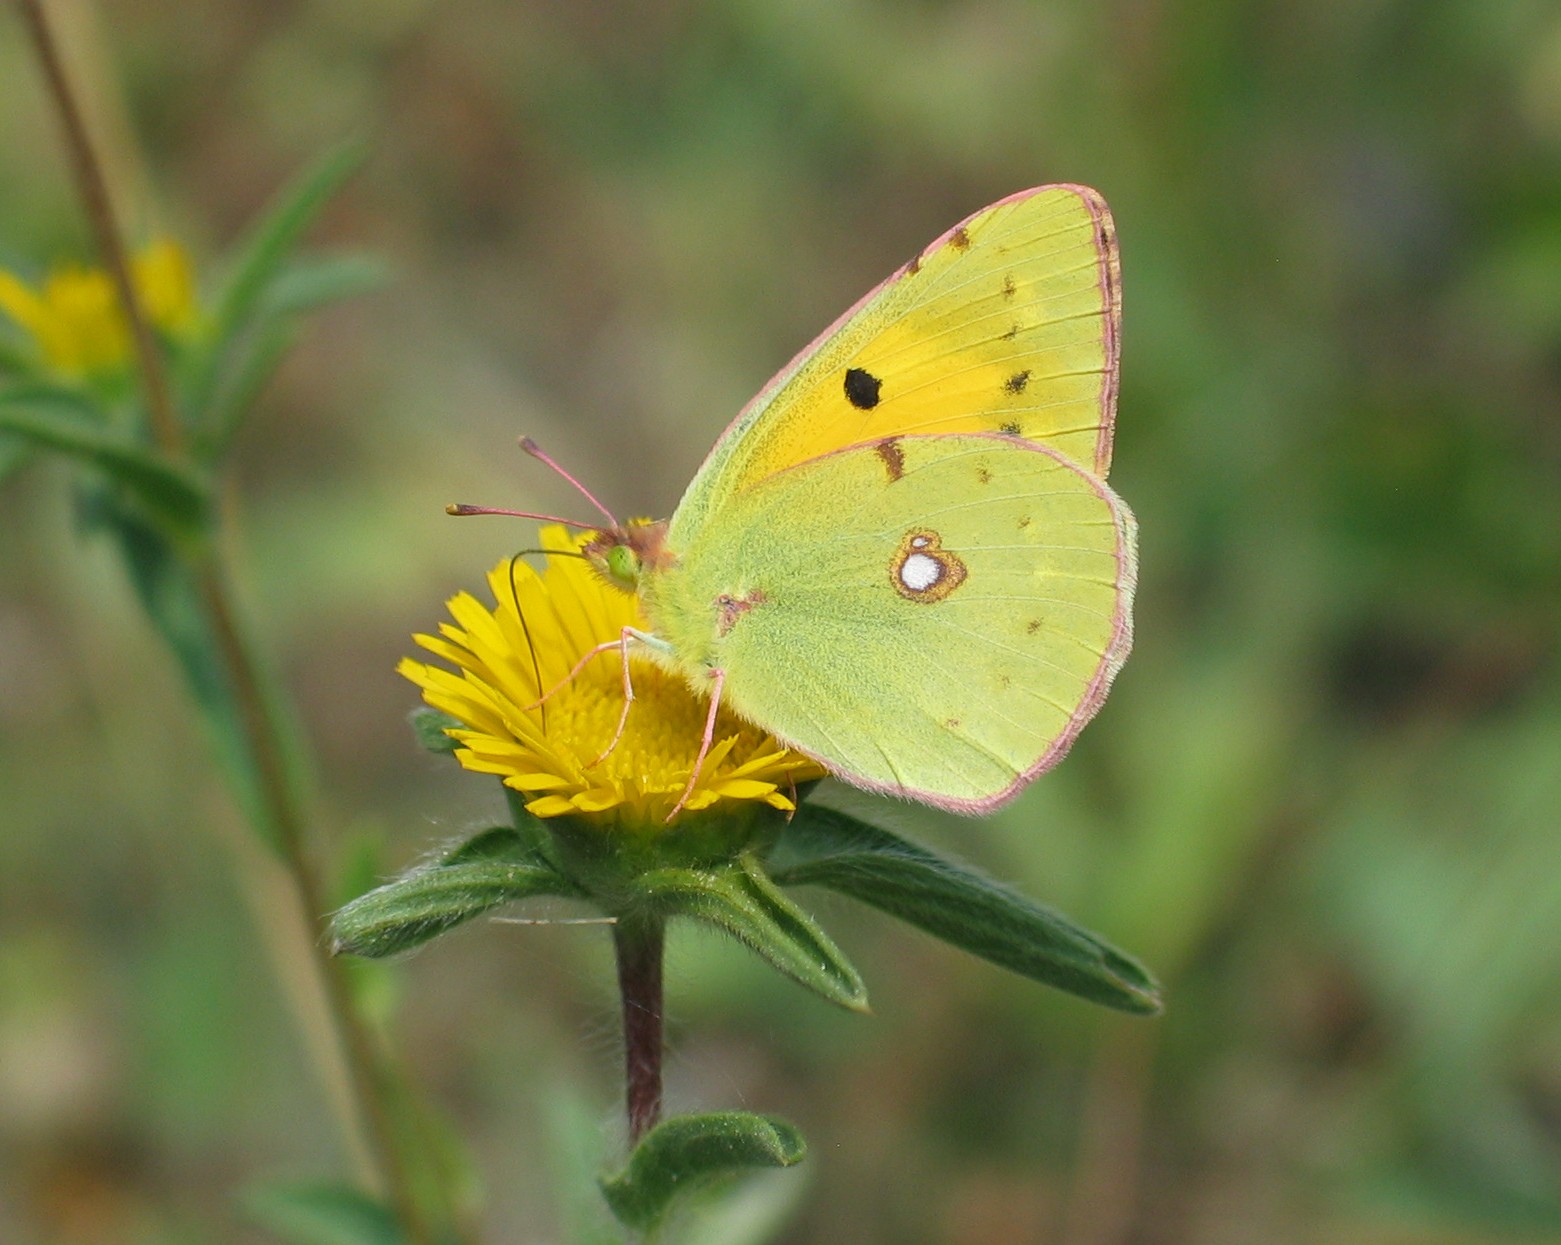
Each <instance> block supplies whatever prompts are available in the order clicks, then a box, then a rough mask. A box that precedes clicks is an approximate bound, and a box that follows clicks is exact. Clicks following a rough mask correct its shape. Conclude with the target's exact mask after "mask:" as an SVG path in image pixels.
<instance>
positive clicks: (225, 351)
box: [186, 143, 364, 449]
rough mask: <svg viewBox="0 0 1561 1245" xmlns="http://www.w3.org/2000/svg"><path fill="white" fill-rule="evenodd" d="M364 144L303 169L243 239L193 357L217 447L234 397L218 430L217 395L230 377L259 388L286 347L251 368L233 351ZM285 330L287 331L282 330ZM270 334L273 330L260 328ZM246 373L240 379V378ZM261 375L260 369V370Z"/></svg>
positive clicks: (196, 384) (191, 371)
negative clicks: (214, 427)
mask: <svg viewBox="0 0 1561 1245" xmlns="http://www.w3.org/2000/svg"><path fill="white" fill-rule="evenodd" d="M363 157H364V149H363V147H362V146H361V145H359V144H357V143H350V144H346V145H344V146H341V147H338V148H336V149H334V150H333V151H331V152H329V153H327V154H326V155H325V156H324V157H323V158H322V159H320V160H319V161H317V162H316V163H315V164H314V165H313V166H311V167H310V168H308V169H306V170H305V171H304V173H303V174H302V175H301V176H300V177H299V178H298V179H297V180H296V181H295V182H294V183H293V184H292V185H291V186H289V187H288V188H287V189H285V190H284V191H283V192H282V193H281V194H280V195H279V196H278V197H277V200H276V203H275V204H274V206H273V207H272V208H271V209H270V211H268V212H267V213H266V215H265V216H264V217H263V218H262V220H261V221H260V223H259V224H258V225H257V226H256V227H255V228H254V229H253V230H252V231H251V233H250V235H249V237H248V238H247V239H246V240H245V241H244V242H243V243H241V244H240V246H239V248H238V255H237V259H236V260H235V261H234V262H233V265H232V268H231V270H230V272H229V275H228V279H227V281H226V283H225V284H224V286H223V288H222V291H221V293H220V294H219V295H218V297H217V302H216V309H215V311H214V312H213V315H212V321H211V326H210V328H209V330H208V333H207V338H206V343H205V348H204V349H202V350H200V351H198V352H196V353H195V354H193V355H192V357H191V359H190V364H189V368H188V372H187V382H186V392H187V405H188V409H190V410H191V411H193V412H194V413H195V417H196V419H197V420H198V421H199V422H200V423H201V424H203V425H206V426H207V427H206V429H205V430H204V435H203V437H202V442H203V444H204V445H206V446H207V447H208V448H211V449H215V448H218V447H220V446H221V445H222V444H225V442H226V439H227V436H226V434H227V432H228V431H230V430H231V420H232V416H233V415H234V414H235V410H234V405H233V403H231V402H229V403H227V404H226V406H225V409H226V411H227V415H228V417H229V421H230V422H229V424H228V425H226V426H225V427H224V428H223V430H222V432H221V435H214V434H213V432H212V431H211V430H210V424H211V422H212V419H213V415H214V410H215V406H216V403H215V398H216V395H217V393H218V390H219V388H220V387H221V386H222V384H223V381H224V374H225V373H229V372H231V373H232V376H229V377H228V378H227V379H228V381H229V388H233V387H238V388H240V389H248V390H249V391H250V392H251V393H253V392H254V391H256V390H258V388H259V385H260V384H261V383H263V382H264V379H265V376H266V375H268V374H269V366H274V364H275V362H276V358H277V357H279V354H280V347H279V346H278V345H277V344H276V342H275V340H274V339H272V340H270V341H269V343H268V345H266V346H265V347H263V348H258V349H257V350H256V353H257V354H259V355H262V356H270V358H269V364H268V365H267V366H260V365H257V364H256V363H255V362H254V361H251V362H250V363H249V365H248V367H247V368H246V367H244V366H242V365H239V366H235V364H234V361H233V358H232V353H233V350H234V348H235V346H236V345H238V344H239V341H238V339H239V338H240V336H241V335H242V334H243V333H244V332H245V330H246V329H247V328H250V327H251V322H252V321H253V320H254V319H255V318H256V317H257V314H258V313H259V312H260V311H261V310H262V306H263V304H264V303H265V301H266V300H267V299H268V298H270V297H272V296H273V295H274V293H275V287H276V283H277V282H278V281H279V280H280V279H282V277H283V265H284V264H285V262H286V261H287V258H288V256H289V254H290V253H291V252H292V250H293V248H294V247H295V246H296V245H297V244H298V240H299V239H300V238H301V237H302V236H303V234H304V232H305V231H306V230H307V229H308V228H309V226H310V225H311V224H313V223H314V220H315V218H316V217H317V216H318V215H319V214H320V211H321V210H322V209H323V208H324V207H325V204H326V203H327V202H329V200H330V198H331V196H332V195H334V194H335V193H336V192H337V191H338V190H339V189H341V186H342V184H343V183H344V182H345V181H346V180H347V178H348V177H350V176H351V175H352V174H353V173H354V172H355V171H356V170H357V168H358V166H359V165H360V164H361V163H362V162H363ZM278 332H280V330H278ZM257 337H259V338H266V337H267V335H266V334H263V333H262V334H257ZM246 373H247V379H246V380H245V381H244V382H242V383H240V382H239V381H238V380H236V379H235V378H236V377H238V376H240V375H245V374H246ZM257 374H258V375H257Z"/></svg>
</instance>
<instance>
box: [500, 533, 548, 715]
mask: <svg viewBox="0 0 1561 1245" xmlns="http://www.w3.org/2000/svg"><path fill="white" fill-rule="evenodd" d="M537 552H541V551H540V550H538V551H537ZM521 557H522V555H521V554H518V553H517V554H516V555H515V556H514V557H512V558H511V559H510V560H509V594H510V600H511V601H513V602H514V604H515V617H516V618H518V619H519V620H520V629H521V632H522V633H523V634H524V635H525V637H526V647H527V648H528V649H529V650H531V673H532V675H533V677H534V678H535V679H536V685H537V694H538V695H541V693H542V663H541V661H540V660H539V659H538V657H537V644H536V641H535V640H533V639H532V638H531V625H530V624H529V623H527V622H526V611H525V610H523V609H521V608H520V585H519V584H517V583H516V582H515V566H516V564H517V563H518V562H519V561H520V559H521ZM538 707H539V708H540V709H541V712H542V735H543V737H544V738H546V736H547V705H546V704H542V705H539V706H538Z"/></svg>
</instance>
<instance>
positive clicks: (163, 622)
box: [80, 488, 301, 850]
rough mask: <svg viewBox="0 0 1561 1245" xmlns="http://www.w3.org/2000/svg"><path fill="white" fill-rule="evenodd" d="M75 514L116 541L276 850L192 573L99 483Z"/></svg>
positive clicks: (269, 693) (292, 757)
mask: <svg viewBox="0 0 1561 1245" xmlns="http://www.w3.org/2000/svg"><path fill="white" fill-rule="evenodd" d="M80 513H81V521H82V524H83V526H84V527H85V528H86V529H88V530H89V531H100V532H102V533H104V534H105V535H107V536H108V537H109V538H110V539H112V540H113V541H114V542H115V544H117V545H118V547H119V552H120V555H121V556H122V557H123V559H124V562H125V568H126V570H127V572H128V573H129V576H130V582H131V585H132V587H134V589H135V592H136V596H137V597H138V599H139V600H140V602H141V606H142V608H143V609H145V611H146V613H147V617H148V618H149V619H150V620H151V622H152V625H153V626H154V627H155V628H156V630H157V633H158V635H159V636H160V637H161V638H162V640H163V642H164V643H165V644H166V645H167V646H168V648H169V649H170V651H172V653H173V655H174V657H175V659H176V660H177V661H178V663H179V667H180V670H181V671H182V672H183V674H184V678H185V683H186V684H187V686H188V687H189V690H190V695H191V697H192V698H193V699H194V701H195V703H196V706H197V707H198V708H199V709H200V712H201V717H202V721H203V722H204V724H205V725H206V727H207V730H208V734H209V735H210V737H211V740H212V744H213V747H214V749H215V752H216V756H217V761H218V764H219V766H220V768H221V769H222V771H223V773H224V775H225V777H226V778H227V780H228V783H229V785H230V786H231V787H232V789H233V792H234V797H235V799H236V800H237V801H238V803H239V806H240V808H241V809H242V810H243V813H244V815H245V817H246V819H247V820H248V821H249V822H250V824H251V825H253V826H254V827H255V828H256V829H257V831H258V832H259V833H260V835H261V837H262V838H264V839H266V841H267V842H268V843H269V844H270V846H271V847H272V848H273V849H274V850H275V849H279V840H278V837H277V828H276V826H275V825H274V824H273V823H272V820H271V815H270V812H269V807H270V806H269V803H268V802H267V800H266V798H265V795H264V791H263V784H262V780H261V778H260V775H259V773H258V771H257V770H256V768H255V761H254V754H253V752H252V751H251V749H250V744H249V730H248V726H247V724H246V722H245V720H244V714H243V712H242V710H241V709H240V708H239V705H238V701H237V699H236V698H235V696H234V693H233V688H232V685H231V683H230V682H229V678H228V672H227V668H226V666H225V665H224V663H223V661H222V659H221V656H220V646H219V644H218V641H217V637H216V636H215V634H214V633H213V631H212V622H211V617H210V613H209V611H208V610H207V608H206V602H205V599H204V594H203V592H202V589H201V585H200V583H199V581H198V578H197V575H196V572H195V571H194V570H193V569H192V568H191V566H190V564H189V563H188V562H187V561H186V560H185V559H184V558H182V557H180V556H179V552H178V550H177V549H175V548H174V547H173V545H172V544H170V543H169V540H168V537H167V536H166V535H165V534H164V533H163V532H162V531H160V530H159V529H158V528H155V527H153V526H152V525H151V524H149V523H148V522H146V521H145V520H144V519H143V518H142V517H141V516H140V515H139V514H137V513H135V512H133V511H131V510H128V509H127V508H126V507H125V505H124V504H123V502H122V501H121V500H120V499H119V498H118V497H116V496H115V495H113V494H112V493H109V492H107V491H105V490H103V489H101V488H99V489H95V490H92V491H88V492H84V493H83V494H82V498H81V505H80ZM241 640H242V638H241ZM262 694H263V695H265V696H266V699H267V705H266V709H265V711H266V712H267V714H268V715H270V716H271V717H272V719H273V720H274V721H277V722H281V723H283V724H284V725H285V724H287V722H288V720H287V719H286V718H285V717H284V716H283V714H284V711H283V709H282V706H281V703H280V700H279V698H278V697H277V696H276V694H275V693H274V691H273V690H272V689H271V688H270V687H263V688H262ZM285 734H286V737H287V738H288V739H289V740H294V742H293V744H292V751H291V752H290V754H289V756H288V757H287V758H286V760H287V764H288V767H289V774H290V776H293V777H296V774H297V773H298V772H299V770H300V768H301V761H300V760H299V758H298V756H297V755H296V753H297V747H296V740H295V736H294V735H293V734H292V733H291V732H286V733H285Z"/></svg>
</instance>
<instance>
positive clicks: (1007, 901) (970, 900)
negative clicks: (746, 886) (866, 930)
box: [770, 804, 1161, 1015]
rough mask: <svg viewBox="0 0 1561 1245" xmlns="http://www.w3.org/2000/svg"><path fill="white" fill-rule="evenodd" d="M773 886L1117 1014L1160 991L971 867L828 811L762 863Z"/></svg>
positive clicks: (798, 826) (1097, 941)
mask: <svg viewBox="0 0 1561 1245" xmlns="http://www.w3.org/2000/svg"><path fill="white" fill-rule="evenodd" d="M770 867H771V872H772V875H773V877H774V879H775V881H777V882H778V883H780V884H781V885H783V886H801V885H805V884H806V885H814V886H825V887H828V888H829V889H831V890H834V891H839V892H840V893H841V894H843V895H849V896H851V897H852V898H853V899H858V900H861V901H862V902H863V903H866V904H871V905H872V906H873V907H875V908H878V909H880V910H881V911H884V912H887V913H889V914H890V915H891V916H897V917H899V918H900V919H901V920H902V921H907V922H909V923H910V924H912V925H915V926H918V927H919V928H921V929H923V930H925V931H926V932H927V933H929V934H932V935H933V936H934V937H937V938H941V939H943V940H944V941H945V942H949V943H952V944H953V945H954V946H956V947H959V948H961V949H962V950H965V951H969V952H970V953H971V954H972V955H979V956H980V957H981V958H982V959H985V960H990V961H991V962H992V963H994V964H997V965H1000V966H1001V967H1003V968H1007V969H1011V970H1012V971H1013V972H1016V973H1019V974H1021V975H1023V976H1025V977H1029V978H1032V979H1033V980H1035V981H1042V982H1045V983H1046V984H1047V985H1050V986H1055V987H1057V988H1058V989H1059V990H1066V991H1067V992H1068V993H1070V994H1076V995H1078V996H1079V997H1080V998H1084V999H1089V1000H1090V1001H1091V1002H1094V1003H1100V1004H1103V1005H1104V1006H1106V1007H1112V1008H1116V1009H1117V1010H1118V1011H1124V1012H1135V1013H1138V1014H1140V1015H1153V1014H1154V1013H1156V1012H1158V1011H1160V1009H1161V999H1160V987H1159V986H1158V985H1157V984H1156V982H1155V980H1154V978H1153V977H1151V976H1150V975H1149V973H1148V971H1147V970H1145V969H1144V967H1143V966H1142V965H1140V964H1139V963H1138V962H1137V961H1136V960H1134V959H1133V958H1132V957H1131V956H1128V955H1126V954H1124V953H1123V952H1121V951H1118V950H1117V949H1116V948H1114V947H1112V946H1110V945H1109V944H1108V943H1106V942H1105V941H1104V940H1102V939H1101V938H1099V937H1097V936H1096V935H1095V934H1092V933H1090V932H1089V931H1088V930H1086V929H1082V928H1080V927H1079V926H1077V925H1075V924H1074V923H1073V922H1072V921H1070V920H1069V919H1068V918H1067V917H1065V916H1063V915H1062V913H1060V912H1056V911H1054V910H1053V909H1051V908H1048V907H1045V906H1044V905H1042V904H1038V903H1036V902H1035V901H1034V900H1032V899H1028V898H1026V897H1025V896H1023V895H1021V894H1019V893H1018V892H1017V891H1014V890H1011V889H1010V888H1009V887H1007V886H1004V885H1002V884H1001V883H999V882H995V881H993V880H992V879H991V878H987V877H983V876H982V875H981V874H980V873H977V872H976V871H975V870H974V869H972V868H970V867H969V866H967V865H963V864H960V863H958V862H956V861H953V860H949V859H946V858H945V857H942V856H939V855H936V854H935V853H933V852H930V851H928V850H927V849H926V848H924V847H921V846H919V845H917V844H915V843H911V842H908V841H907V840H905V839H902V838H900V837H899V836H897V835H894V834H891V833H889V831H887V830H883V829H880V828H879V827H877V826H872V825H868V824H867V823H866V822H861V821H858V820H856V819H855V818H854V817H850V816H847V815H846V814H844V813H841V812H838V811H836V810H834V809H830V808H823V807H820V806H818V805H811V804H810V805H804V806H803V807H802V808H801V809H799V810H798V812H797V815H796V817H795V818H794V819H793V820H792V823H791V825H790V826H788V827H787V828H786V832H785V834H783V835H782V836H781V839H780V842H779V844H778V846H777V848H776V851H775V853H774V856H773V857H772V859H771V861H770Z"/></svg>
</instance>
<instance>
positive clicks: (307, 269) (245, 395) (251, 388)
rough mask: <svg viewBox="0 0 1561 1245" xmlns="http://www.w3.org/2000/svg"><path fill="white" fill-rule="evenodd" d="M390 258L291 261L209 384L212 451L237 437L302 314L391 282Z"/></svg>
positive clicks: (204, 428) (207, 438) (206, 439)
mask: <svg viewBox="0 0 1561 1245" xmlns="http://www.w3.org/2000/svg"><path fill="white" fill-rule="evenodd" d="M387 275H388V274H387V269H386V267H385V265H384V264H382V263H380V262H378V261H376V260H373V259H370V258H368V257H367V256H361V255H343V256H334V257H330V258H326V259H298V260H292V261H290V262H289V263H288V264H287V266H286V267H285V268H283V269H282V270H281V271H280V272H279V273H277V275H276V277H275V278H274V280H273V281H272V282H271V284H270V285H269V286H268V287H267V288H266V290H265V292H264V295H263V297H262V298H261V299H260V300H259V302H258V303H257V304H256V307H255V309H254V312H253V314H252V315H251V317H250V319H249V321H248V323H247V324H246V325H244V326H243V327H241V328H239V329H238V330H237V331H236V332H235V333H234V335H233V337H232V339H231V340H229V341H228V342H227V343H226V344H225V346H218V345H216V344H214V345H213V347H212V349H214V350H216V349H221V350H224V351H225V354H224V356H223V360H222V366H221V369H220V371H219V373H218V374H217V375H216V376H215V377H213V378H212V380H211V384H210V386H209V388H207V389H205V390H203V396H202V399H201V401H202V403H203V407H204V410H205V414H204V417H203V419H202V422H201V429H200V434H201V435H200V441H201V446H202V449H203V450H204V452H205V453H206V455H207V456H213V455H214V454H216V453H219V452H220V451H221V450H222V449H223V448H224V447H225V446H226V445H227V443H228V442H229V441H230V440H231V439H232V436H233V433H234V432H235V431H236V430H237V429H238V427H239V425H240V424H242V422H243V420H244V417H245V415H247V414H248V413H249V410H250V408H251V407H252V406H254V404H255V399H256V398H258V397H259V396H260V393H261V391H262V390H263V389H264V388H265V386H266V384H267V382H268V381H270V379H271V377H272V376H273V375H274V374H275V372H276V369H277V366H278V365H279V364H280V363H281V362H282V359H283V358H284V357H286V355H287V352H288V351H289V350H290V349H292V346H293V343H294V342H295V341H296V340H297V338H298V334H299V320H300V317H302V316H303V315H304V314H305V313H306V312H308V311H311V310H313V309H315V308H317V307H320V306H323V305H324V304H326V303H330V302H334V301H338V300H340V299H344V298H350V297H353V296H354V295H358V294H362V293H365V292H366V291H368V290H372V289H376V288H378V287H379V286H381V285H383V284H384V283H385V280H386V277H387Z"/></svg>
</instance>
